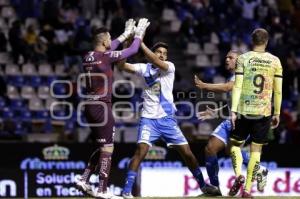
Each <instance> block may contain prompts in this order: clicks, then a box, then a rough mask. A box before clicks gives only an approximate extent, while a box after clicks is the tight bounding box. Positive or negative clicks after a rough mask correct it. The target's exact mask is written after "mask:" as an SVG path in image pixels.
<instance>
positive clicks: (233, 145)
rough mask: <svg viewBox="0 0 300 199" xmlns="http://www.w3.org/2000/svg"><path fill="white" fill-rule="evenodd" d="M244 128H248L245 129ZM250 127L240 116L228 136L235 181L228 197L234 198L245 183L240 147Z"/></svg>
mask: <svg viewBox="0 0 300 199" xmlns="http://www.w3.org/2000/svg"><path fill="white" fill-rule="evenodd" d="M245 126H247V127H249V128H245ZM250 130H251V126H250V123H249V121H248V120H247V119H246V118H245V117H244V116H242V115H240V117H239V118H238V119H237V120H236V124H235V129H234V130H233V131H232V132H231V135H230V156H231V160H232V166H233V170H234V173H235V176H236V179H235V181H234V183H233V185H232V187H231V188H230V191H229V196H235V195H236V194H237V193H238V192H239V190H240V188H241V187H242V186H243V184H244V183H245V176H243V175H242V164H243V155H242V150H241V147H242V145H243V144H244V142H245V140H246V139H247V137H248V136H249V134H250V133H249V131H250Z"/></svg>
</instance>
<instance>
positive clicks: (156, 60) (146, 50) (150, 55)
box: [141, 43, 169, 71]
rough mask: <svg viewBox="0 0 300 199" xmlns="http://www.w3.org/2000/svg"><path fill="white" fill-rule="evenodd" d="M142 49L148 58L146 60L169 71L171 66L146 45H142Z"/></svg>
mask: <svg viewBox="0 0 300 199" xmlns="http://www.w3.org/2000/svg"><path fill="white" fill-rule="evenodd" d="M141 48H142V50H143V52H144V54H145V56H146V58H147V59H148V60H149V61H150V62H151V63H152V64H153V65H154V66H156V67H158V68H160V69H162V70H164V71H167V70H168V69H169V65H168V64H167V63H166V62H164V61H162V60H161V59H160V58H159V56H157V55H155V54H154V52H152V51H151V50H150V49H149V48H148V47H147V46H146V45H145V44H144V43H142V44H141ZM158 53H161V54H162V53H166V52H158Z"/></svg>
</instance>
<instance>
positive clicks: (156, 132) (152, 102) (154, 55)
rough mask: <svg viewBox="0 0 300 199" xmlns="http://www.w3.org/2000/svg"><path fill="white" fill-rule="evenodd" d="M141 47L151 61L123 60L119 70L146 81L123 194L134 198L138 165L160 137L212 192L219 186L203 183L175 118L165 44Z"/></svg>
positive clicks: (202, 186) (207, 191)
mask: <svg viewBox="0 0 300 199" xmlns="http://www.w3.org/2000/svg"><path fill="white" fill-rule="evenodd" d="M141 48H142V50H143V52H144V54H145V55H146V57H147V58H148V60H150V62H151V63H147V64H144V63H138V64H129V63H125V62H123V63H120V64H119V67H120V68H121V69H123V70H126V71H127V72H131V73H135V74H137V75H140V76H142V77H144V79H145V83H146V88H145V89H144V92H143V99H144V101H143V109H142V115H141V120H140V124H139V135H138V144H137V149H136V151H135V154H134V156H133V158H132V159H131V161H130V163H129V170H128V172H127V177H126V182H125V186H124V189H123V193H122V196H123V197H125V198H132V197H133V196H132V194H131V192H132V187H133V184H134V181H135V178H136V176H137V170H138V168H139V165H140V163H141V162H142V161H143V160H144V158H145V156H146V155H147V153H148V150H149V148H150V147H151V146H152V144H153V143H154V142H155V141H157V140H159V139H162V140H163V141H165V142H166V143H167V145H168V146H172V148H174V149H175V150H177V151H178V152H179V154H180V155H181V157H182V158H183V160H184V162H185V163H186V165H187V167H188V168H189V170H190V171H191V173H192V174H193V176H194V177H195V179H196V180H197V182H198V184H199V187H200V189H201V191H202V192H203V193H205V194H207V195H214V194H215V193H216V192H217V191H218V188H217V187H215V186H211V185H208V184H206V183H205V181H204V178H203V175H202V172H201V169H200V167H199V164H198V162H197V159H196V158H195V156H194V154H193V153H192V151H191V149H190V146H189V144H188V142H187V140H186V139H185V137H184V136H183V134H182V132H181V130H180V129H179V127H178V125H177V122H176V120H175V118H174V115H175V111H176V107H175V104H174V102H173V94H172V91H173V83H174V78H175V66H174V64H173V63H172V62H169V61H166V60H167V52H168V45H167V44H165V43H162V42H158V43H156V44H155V45H154V46H153V48H152V51H153V52H152V51H151V50H150V49H148V48H147V47H146V46H145V44H142V45H141ZM174 188H176V187H174Z"/></svg>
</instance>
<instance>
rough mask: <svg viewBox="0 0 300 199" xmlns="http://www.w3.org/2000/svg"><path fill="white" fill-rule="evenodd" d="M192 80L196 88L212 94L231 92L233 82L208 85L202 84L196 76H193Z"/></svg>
mask: <svg viewBox="0 0 300 199" xmlns="http://www.w3.org/2000/svg"><path fill="white" fill-rule="evenodd" d="M194 78H195V85H196V87H197V88H199V89H204V90H208V91H213V92H229V91H231V90H232V88H233V84H234V81H229V82H226V83H221V84H210V83H204V82H203V81H201V80H200V79H199V78H198V77H197V76H196V75H195V76H194Z"/></svg>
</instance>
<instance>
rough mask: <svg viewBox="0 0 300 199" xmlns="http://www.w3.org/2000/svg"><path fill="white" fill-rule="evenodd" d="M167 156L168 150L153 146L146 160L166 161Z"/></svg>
mask: <svg viewBox="0 0 300 199" xmlns="http://www.w3.org/2000/svg"><path fill="white" fill-rule="evenodd" d="M166 155H167V150H166V149H165V148H163V147H159V146H152V147H151V148H150V149H149V151H148V153H147V155H146V158H145V159H147V160H164V159H165V158H166Z"/></svg>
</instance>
